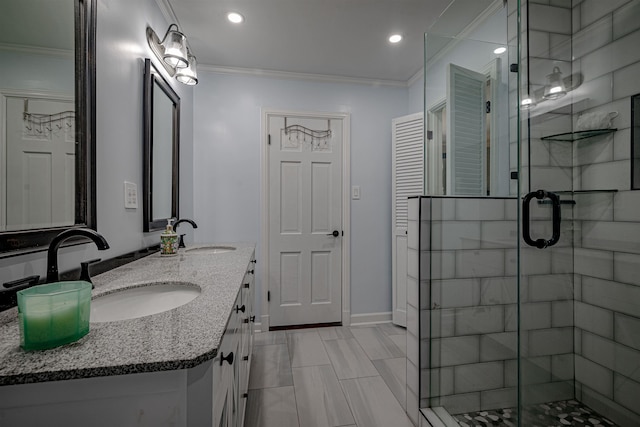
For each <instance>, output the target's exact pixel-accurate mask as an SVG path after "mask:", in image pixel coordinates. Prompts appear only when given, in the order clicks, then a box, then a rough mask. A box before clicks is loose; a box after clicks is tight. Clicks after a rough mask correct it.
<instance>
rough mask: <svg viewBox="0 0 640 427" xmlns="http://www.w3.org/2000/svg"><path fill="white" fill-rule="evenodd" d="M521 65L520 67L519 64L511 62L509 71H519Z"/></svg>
mask: <svg viewBox="0 0 640 427" xmlns="http://www.w3.org/2000/svg"><path fill="white" fill-rule="evenodd" d="M519 68H520V67H518V64H510V65H509V71H511V72H512V73H517V72H518V70H519Z"/></svg>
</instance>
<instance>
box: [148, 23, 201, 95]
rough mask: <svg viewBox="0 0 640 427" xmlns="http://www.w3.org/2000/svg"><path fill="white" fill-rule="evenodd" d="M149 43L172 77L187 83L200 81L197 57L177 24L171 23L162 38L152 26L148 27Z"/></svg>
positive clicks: (192, 83) (191, 83)
mask: <svg viewBox="0 0 640 427" xmlns="http://www.w3.org/2000/svg"><path fill="white" fill-rule="evenodd" d="M147 43H149V47H150V48H151V51H152V52H153V53H154V54H155V55H156V57H157V58H158V59H159V60H160V63H161V64H162V66H163V67H164V69H165V70H167V73H169V75H170V76H171V77H175V78H176V80H178V81H179V82H180V83H184V84H186V85H195V84H197V83H198V75H197V72H196V57H195V56H194V55H193V54H192V53H191V50H190V49H189V43H188V41H187V37H186V36H185V35H184V34H183V33H182V32H181V31H180V29H179V28H178V25H177V24H171V25H169V28H167V32H166V33H165V34H164V37H163V38H162V40H160V37H158V35H157V34H156V32H155V31H153V29H152V28H151V27H147Z"/></svg>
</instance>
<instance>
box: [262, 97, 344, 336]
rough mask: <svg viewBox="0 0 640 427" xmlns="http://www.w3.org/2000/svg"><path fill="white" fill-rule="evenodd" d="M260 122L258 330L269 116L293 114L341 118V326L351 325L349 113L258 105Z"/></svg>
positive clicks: (265, 276) (265, 315)
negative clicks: (259, 106) (261, 106)
mask: <svg viewBox="0 0 640 427" xmlns="http://www.w3.org/2000/svg"><path fill="white" fill-rule="evenodd" d="M260 113H261V116H262V117H261V121H260V147H261V149H260V174H261V177H262V186H261V189H260V223H261V227H260V240H261V241H262V244H261V245H260V252H261V253H262V254H261V258H262V259H261V264H262V265H263V266H264V267H263V268H261V269H260V270H261V271H260V282H261V286H260V288H261V293H260V294H261V297H262V304H261V309H262V310H261V311H262V316H261V319H260V321H261V325H260V329H261V330H262V331H268V330H269V303H268V302H267V292H268V291H269V197H268V195H269V150H268V144H269V134H268V129H269V119H270V118H271V117H272V116H295V117H302V118H320V119H329V120H342V230H343V231H344V235H343V236H342V238H341V240H342V259H341V262H342V310H341V312H342V325H343V326H349V325H350V324H351V282H350V278H351V265H350V263H349V260H350V255H351V199H350V197H349V196H350V194H351V192H350V191H349V188H350V186H351V158H350V153H351V115H350V114H349V113H328V112H314V111H296V110H280V109H275V108H264V107H263V108H261V111H260Z"/></svg>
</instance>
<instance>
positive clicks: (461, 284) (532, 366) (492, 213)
mask: <svg viewBox="0 0 640 427" xmlns="http://www.w3.org/2000/svg"><path fill="white" fill-rule="evenodd" d="M516 203H517V200H516V199H515V198H453V197H451V198H443V197H428V196H425V197H421V198H416V199H411V200H410V204H409V209H410V211H409V213H410V217H409V221H410V222H409V231H408V233H409V240H408V247H409V263H408V272H409V276H410V278H409V289H408V295H409V298H408V301H409V302H408V316H407V318H408V322H407V323H408V324H407V333H408V335H407V350H408V353H407V357H408V365H407V378H408V379H409V381H408V383H407V386H408V388H409V390H408V393H413V394H415V395H416V396H419V397H420V399H419V403H420V407H427V406H444V407H446V408H447V410H448V411H449V412H450V413H461V412H468V411H477V410H484V409H495V408H504V407H513V406H516V403H517V385H518V384H517V360H516V358H517V344H518V337H517V305H516V304H517V300H518V290H517V282H516V276H517V251H516V245H517V241H518V238H519V237H518V228H517V221H516V219H517V216H516V215H517V211H516V209H517V205H516ZM548 210H549V209H548V208H547V207H546V206H544V205H542V206H540V207H539V208H537V209H535V210H534V211H533V216H534V218H535V223H536V225H538V224H539V225H540V226H539V227H538V228H540V229H542V228H544V227H543V224H546V223H547V222H549V221H547V219H546V216H547V215H548V212H547V211H548ZM570 228H571V227H570V225H568V226H567V227H566V229H564V230H563V235H564V236H565V238H564V239H563V241H564V242H565V243H564V245H565V246H567V247H570V246H571V241H572V239H571V234H570ZM567 233H569V234H567ZM565 249H566V248H565ZM524 256H525V257H526V259H525V260H524V261H525V262H524V263H523V267H524V269H525V270H528V271H526V274H527V280H528V281H529V282H531V283H532V284H535V285H534V286H531V287H528V288H527V289H529V290H530V292H529V294H526V295H522V294H521V296H520V299H521V303H522V305H521V315H522V324H521V326H522V328H523V331H522V335H521V342H522V345H523V348H525V349H527V353H528V354H529V355H530V356H531V357H530V358H528V359H527V360H526V361H525V365H524V367H523V382H524V384H525V386H526V392H527V393H528V394H529V395H530V396H532V397H531V398H530V399H529V400H531V401H533V400H534V399H535V398H537V399H538V401H545V400H546V399H547V398H548V396H549V395H551V396H553V397H554V398H555V397H557V398H571V397H573V384H572V383H571V382H567V380H571V379H572V377H573V333H572V332H573V329H572V318H573V310H572V299H573V292H572V289H571V287H567V286H565V282H566V280H567V277H566V275H564V274H560V275H559V274H557V273H554V271H553V267H552V266H553V262H552V255H551V253H550V252H545V251H539V250H537V249H536V250H535V251H530V253H527V254H524ZM541 265H542V266H544V267H542V268H541V267H540V266H541ZM417 372H420V375H419V377H418V376H417V375H416V374H417ZM412 374H413V376H412ZM409 400H410V399H408V400H407V402H409Z"/></svg>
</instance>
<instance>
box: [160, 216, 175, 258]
mask: <svg viewBox="0 0 640 427" xmlns="http://www.w3.org/2000/svg"><path fill="white" fill-rule="evenodd" d="M173 221H174V219H173V218H169V219H168V220H167V228H166V229H165V230H164V231H163V232H162V234H161V235H160V255H164V256H173V255H177V254H178V234H177V233H176V232H175V231H173Z"/></svg>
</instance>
